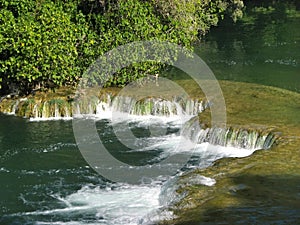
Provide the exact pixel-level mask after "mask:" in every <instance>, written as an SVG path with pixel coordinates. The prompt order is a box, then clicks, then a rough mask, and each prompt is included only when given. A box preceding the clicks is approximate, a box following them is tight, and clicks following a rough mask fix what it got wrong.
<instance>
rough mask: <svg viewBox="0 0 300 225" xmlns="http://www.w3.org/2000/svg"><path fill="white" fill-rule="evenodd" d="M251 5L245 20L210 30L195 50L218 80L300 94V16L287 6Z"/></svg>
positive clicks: (294, 7)
mask: <svg viewBox="0 0 300 225" xmlns="http://www.w3.org/2000/svg"><path fill="white" fill-rule="evenodd" d="M270 2H271V1H269V5H267V4H263V3H260V2H258V3H253V4H254V5H255V4H256V6H255V7H254V6H251V5H249V4H250V3H249V4H248V6H247V9H246V12H245V15H244V18H243V19H242V20H240V21H238V22H237V23H236V24H234V23H233V22H232V21H231V20H230V19H227V20H225V21H223V22H222V23H221V24H220V26H218V27H216V28H214V29H212V30H211V32H210V33H209V34H208V35H207V37H206V38H205V39H204V40H203V41H202V42H201V43H200V44H199V45H197V46H196V52H197V53H198V54H199V55H200V56H201V57H202V58H203V59H204V60H205V61H206V63H207V64H208V65H209V66H210V68H211V69H212V70H213V72H214V74H215V75H216V77H217V78H218V79H225V80H235V81H244V82H251V83H259V84H264V85H271V86H277V87H281V88H285V89H289V90H292V91H297V92H300V69H299V68H300V65H299V62H300V26H299V24H300V12H299V11H297V10H296V6H293V5H292V4H289V3H288V2H284V1H281V3H280V2H279V3H278V1H277V3H276V4H271V3H270Z"/></svg>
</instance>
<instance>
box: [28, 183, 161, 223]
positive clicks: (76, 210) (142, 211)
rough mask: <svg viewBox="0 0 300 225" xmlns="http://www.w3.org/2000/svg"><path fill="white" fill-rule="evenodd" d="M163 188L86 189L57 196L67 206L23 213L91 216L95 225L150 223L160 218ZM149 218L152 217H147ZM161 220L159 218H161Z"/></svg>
mask: <svg viewBox="0 0 300 225" xmlns="http://www.w3.org/2000/svg"><path fill="white" fill-rule="evenodd" d="M160 188H161V186H160V185H153V186H143V185H140V186H133V185H130V186H129V185H122V186H120V187H116V188H115V189H111V188H106V189H101V188H99V187H90V186H84V187H82V188H81V189H80V190H78V191H77V192H75V193H73V194H71V195H68V196H66V197H59V196H54V197H55V198H57V199H58V200H59V201H61V202H63V203H64V204H65V205H66V207H65V208H61V209H52V210H44V211H35V212H28V213H23V215H27V216H28V215H31V216H33V215H35V216H37V215H39V216H46V215H57V216H59V215H61V216H62V217H64V216H63V215H67V214H70V215H72V217H77V216H79V217H80V215H84V214H90V215H91V216H92V217H94V219H95V220H96V221H97V223H95V224H115V225H123V224H128V225H131V224H132V225H133V224H150V223H151V222H154V220H152V219H155V218H151V217H150V215H151V216H152V215H158V209H159V208H160V204H159V193H160ZM147 215H149V217H148V216H147ZM157 218H159V217H157ZM57 223H61V224H90V223H88V222H87V221H86V222H84V221H72V222H70V221H67V222H62V221H61V222H54V223H52V222H43V221H39V222H38V223H37V224H57Z"/></svg>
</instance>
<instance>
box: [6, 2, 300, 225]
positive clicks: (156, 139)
mask: <svg viewBox="0 0 300 225" xmlns="http://www.w3.org/2000/svg"><path fill="white" fill-rule="evenodd" d="M282 7H284V6H282ZM280 10H281V11H280ZM299 18H300V17H299V11H293V10H292V9H290V8H285V9H284V11H282V8H280V7H279V8H278V9H277V8H268V9H264V8H253V10H252V11H251V10H250V9H249V10H248V14H247V16H246V17H245V18H244V19H243V20H242V21H240V22H238V23H237V24H233V23H231V22H228V21H225V22H223V23H221V25H220V26H219V27H217V28H216V29H213V30H212V31H211V33H210V34H209V35H208V36H207V37H206V38H205V39H204V40H203V42H202V43H201V44H199V45H198V46H197V47H196V52H197V53H198V54H199V55H200V56H201V57H202V58H203V59H204V60H205V61H206V62H207V64H208V65H209V66H210V68H211V69H212V70H213V72H214V74H215V75H216V77H217V78H218V79H220V80H230V81H242V82H248V83H256V84H263V85H269V86H275V87H280V88H284V89H288V90H290V91H295V92H300V77H299V59H300V51H299V50H300V29H299V25H298V24H299ZM171 73H173V74H171V76H174V72H172V71H171ZM178 73H179V72H178V71H177V72H176V74H175V75H176V78H177V79H179V78H180V74H178ZM251 87H252V86H251ZM253 87H255V86H253ZM250 89H251V88H250ZM244 100H246V99H244ZM286 100H287V101H288V99H286ZM286 105H288V104H286ZM298 111H299V109H298ZM298 111H297V109H296V108H295V107H294V108H293V109H291V110H290V111H287V112H288V113H291V115H292V116H291V121H293V123H292V122H291V124H292V125H291V127H298V126H299V123H298V122H299V121H300V120H299V117H297V116H296V114H297V112H298ZM292 113H294V114H292ZM250 114H251V113H250ZM250 114H249V115H250ZM186 115H187V117H186V118H185V120H184V121H182V118H179V119H178V117H176V115H171V113H169V114H168V115H159V116H154V117H153V116H150V117H149V116H146V117H145V116H140V115H137V116H135V115H133V117H132V118H129V119H128V118H126V119H124V120H121V121H118V122H115V123H113V122H112V121H110V120H109V119H107V118H101V115H98V116H97V118H95V120H96V121H97V122H96V127H97V131H98V133H99V135H100V137H101V140H102V141H103V143H105V144H106V146H107V147H108V148H109V149H110V150H111V154H112V155H114V156H115V157H117V158H118V159H119V160H121V161H124V162H126V163H129V164H132V165H147V164H150V165H151V164H153V163H156V162H158V161H160V160H162V159H164V158H165V157H167V156H170V155H172V154H176V152H174V148H173V146H175V145H176V143H178V141H179V140H180V138H182V133H181V132H180V131H181V130H182V126H183V124H184V123H185V122H186V121H188V120H189V119H190V118H192V116H194V114H193V113H187V114H186ZM258 117H259V116H258ZM249 118H250V116H249ZM279 118H280V117H279ZM245 120H247V118H246V119H245ZM249 120H250V119H249ZM295 121H298V122H297V123H296V122H295ZM124 125H126V126H127V125H128V126H130V129H131V130H132V131H133V133H134V134H136V136H137V137H134V139H132V140H129V142H132V143H135V144H134V145H135V147H136V149H138V150H134V151H132V150H130V149H128V148H126V147H124V145H122V144H121V143H119V142H118V141H117V138H116V136H115V135H114V131H115V130H118V128H119V129H122V127H123V126H124ZM149 127H151V129H150V131H153V130H156V131H157V130H163V132H154V134H155V135H154V136H153V135H149ZM295 130H296V131H298V129H295ZM294 135H295V136H297V135H300V134H298V133H297V134H294ZM251 137H252V138H253V136H251ZM266 137H267V136H266ZM266 137H265V138H266ZM256 138H259V137H256ZM246 139H247V140H248V139H249V138H248V136H247V137H246ZM242 141H245V139H243V140H242ZM255 143H256V139H255ZM214 144H216V143H214ZM207 145H208V144H207V143H197V145H196V147H195V146H193V148H189V146H188V145H186V146H185V149H182V151H183V153H184V154H187V155H191V156H192V154H194V156H193V158H192V160H191V161H190V163H189V164H187V165H186V166H185V167H184V168H183V169H181V170H179V171H178V173H177V175H172V176H160V177H157V178H155V179H152V180H150V181H149V180H148V181H147V182H145V183H141V184H139V185H132V184H126V183H116V182H110V181H108V180H107V179H105V178H104V177H102V176H101V175H99V174H98V173H96V172H95V171H94V170H93V169H92V168H91V167H90V165H89V164H87V163H86V161H85V160H84V159H83V157H82V155H81V153H80V151H79V150H78V147H77V145H76V141H75V138H74V133H73V126H72V121H69V120H57V121H30V120H28V119H24V118H18V117H15V116H11V115H2V114H1V115H0V180H1V183H0V224H16V225H18V224H69V225H71V224H72V225H74V224H155V223H158V221H160V220H163V219H171V218H173V216H174V215H173V212H172V211H170V210H169V208H168V206H169V205H170V204H171V203H172V202H173V201H174V200H178V199H179V198H180V196H179V195H177V194H176V193H175V192H174V188H173V187H174V183H176V180H177V179H178V174H182V173H185V171H186V170H190V169H195V168H206V167H208V166H210V165H212V163H213V162H215V161H216V160H218V159H220V158H225V157H245V156H249V155H251V154H252V153H253V152H254V151H255V150H257V149H261V148H262V146H264V145H263V144H262V146H258V147H257V146H255V147H253V146H252V145H245V146H246V147H245V148H241V147H240V146H233V147H229V146H218V145H217V146H216V145H209V147H208V146H207ZM249 146H251V147H249ZM194 147H195V148H194ZM268 147H269V146H268ZM275 152H276V151H275ZM296 154H297V152H296ZM256 156H257V155H256ZM284 156H289V155H288V153H286V155H283V157H284ZM250 157H252V156H250ZM258 159H259V160H266V158H262V159H261V158H258ZM246 162H247V161H246ZM248 163H250V162H248ZM298 172H299V171H298ZM293 173H294V174H296V173H297V170H296V172H294V171H293ZM298 175H299V174H298ZM298 178H299V177H298ZM251 179H252V180H253V182H254V183H256V182H258V181H257V179H255V178H251ZM173 181H174V182H173ZM193 182H196V183H197V185H203V186H205V187H207V188H211V187H213V186H214V185H215V182H216V181H215V179H213V178H210V177H209V176H198V177H197V179H196V181H193ZM297 183H298V182H297V181H295V180H293V181H292V182H291V184H295V185H299V183H298V184H297ZM175 187H176V185H175ZM299 187H300V186H296V188H295V189H291V195H292V196H296V198H299V192H298V191H297V190H298V188H299ZM236 188H241V189H243V187H236ZM233 192H235V190H233ZM264 193H268V192H267V191H266V192H264ZM216 196H217V195H216ZM272 196H277V195H271V197H272ZM265 197H266V196H259V197H258V198H259V199H260V200H261V201H263V199H264V198H265ZM277 197H278V196H277ZM297 207H298V205H295V207H294V206H293V207H290V208H289V207H288V208H287V209H286V211H282V210H281V208H280V207H279V208H278V209H276V205H272V207H271V208H270V210H269V211H268V208H266V207H262V208H261V209H256V210H253V209H252V208H251V207H246V206H245V207H241V208H239V209H240V210H241V211H240V213H241V215H251V216H252V217H249V218H247V217H244V218H243V220H242V221H243V223H246V224H247V223H248V224H251V223H258V224H268V223H269V221H272V222H274V223H276V224H277V223H278V224H283V223H284V219H283V218H284V217H290V218H292V219H291V220H290V222H293V223H294V222H296V221H297V220H298V219H299V217H297V215H298V213H299V208H297ZM251 210H252V211H251ZM237 211H238V210H235V211H234V210H233V211H229V212H228V210H227V213H236V212H237ZM247 212H248V214H247ZM262 212H264V213H265V214H264V215H263V216H258V218H259V220H260V221H257V220H255V219H253V218H254V215H256V214H260V213H262ZM279 212H281V213H282V214H283V216H282V217H280V218H278V220H276V217H274V213H275V214H278V213H279ZM225 214H226V213H225ZM215 217H216V214H215V213H207V215H206V217H205V220H206V221H208V222H207V224H211V223H213V222H214V221H215V222H216V223H217V222H218V223H220V224H224V223H222V221H218V220H217V219H215ZM222 218H223V219H224V218H225V219H226V218H228V217H226V216H224V215H223V217H222V216H221V217H220V220H222ZM274 218H275V219H274ZM286 221H288V220H286ZM298 221H299V220H298ZM209 222H211V223H209ZM223 222H224V221H223ZM233 222H234V223H236V224H237V220H233Z"/></svg>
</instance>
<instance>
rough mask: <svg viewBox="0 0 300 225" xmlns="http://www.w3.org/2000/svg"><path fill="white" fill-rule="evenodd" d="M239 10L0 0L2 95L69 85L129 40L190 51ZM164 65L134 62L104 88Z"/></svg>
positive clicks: (130, 1) (185, 1)
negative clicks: (166, 43)
mask: <svg viewBox="0 0 300 225" xmlns="http://www.w3.org/2000/svg"><path fill="white" fill-rule="evenodd" d="M241 7H242V1H240V0H214V1H208V0H204V1H203V0H167V1H159V0H147V1H146V0H103V1H99V0H67V1H66V0H55V1H54V0H0V87H1V92H2V93H4V92H8V91H9V89H12V88H11V87H12V86H13V85H15V86H18V88H19V90H20V91H21V92H29V91H31V90H32V89H35V88H45V87H46V88H47V87H57V86H62V85H74V84H76V83H78V81H79V79H80V77H81V76H82V74H83V72H84V71H85V70H86V69H87V68H88V66H89V65H90V64H91V63H92V62H93V61H94V60H95V59H97V57H99V56H100V55H102V54H104V53H105V52H107V51H109V50H111V49H113V48H115V47H117V46H120V45H123V44H126V43H130V42H133V41H140V40H161V41H169V42H173V43H176V44H180V45H183V46H185V47H189V48H191V46H192V43H193V42H194V41H195V40H197V38H198V36H199V34H204V33H205V32H207V30H208V29H209V28H210V26H212V25H216V24H217V22H218V19H219V18H220V17H222V15H223V14H224V13H225V11H226V10H231V14H232V15H233V16H234V17H236V16H238V13H236V12H239V10H240V8H241ZM236 14H237V15H236ZM160 57H168V56H167V55H160ZM163 66H164V65H162V64H160V63H154V62H145V63H136V64H133V65H131V66H129V67H127V68H124V69H122V70H121V71H119V72H118V73H117V74H115V76H114V77H113V78H111V79H110V80H109V81H106V83H105V85H106V86H112V85H114V86H124V85H126V84H127V83H128V82H131V81H133V80H136V79H138V78H140V77H142V76H145V75H151V74H152V75H153V74H156V73H158V72H159V71H160V70H161V69H162V68H163Z"/></svg>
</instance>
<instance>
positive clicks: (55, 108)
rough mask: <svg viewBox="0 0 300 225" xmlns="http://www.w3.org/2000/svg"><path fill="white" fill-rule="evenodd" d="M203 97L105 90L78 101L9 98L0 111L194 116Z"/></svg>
mask: <svg viewBox="0 0 300 225" xmlns="http://www.w3.org/2000/svg"><path fill="white" fill-rule="evenodd" d="M207 106H208V104H206V102H205V101H201V100H198V99H189V100H183V99H181V98H178V97H174V98H173V99H171V100H166V99H161V98H144V99H138V98H135V97H129V96H113V95H112V94H107V95H105V96H101V97H100V98H97V97H93V98H91V99H88V100H85V99H83V100H82V101H80V102H79V103H72V102H69V101H67V100H64V99H51V100H38V101H36V100H34V99H23V100H22V101H19V100H11V101H9V104H8V103H7V104H6V105H5V106H2V107H1V108H2V112H4V113H6V114H13V115H17V116H21V117H25V118H30V119H32V120H47V119H50V120H53V119H70V118H71V117H72V116H73V113H75V114H78V115H82V114H83V115H89V116H91V115H92V116H96V117H102V115H104V114H107V113H111V112H124V113H128V114H130V115H137V116H143V115H152V116H167V117H171V116H175V115H178V116H181V115H182V116H194V115H197V114H198V113H200V112H202V111H203V110H204V109H205V108H207Z"/></svg>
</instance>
